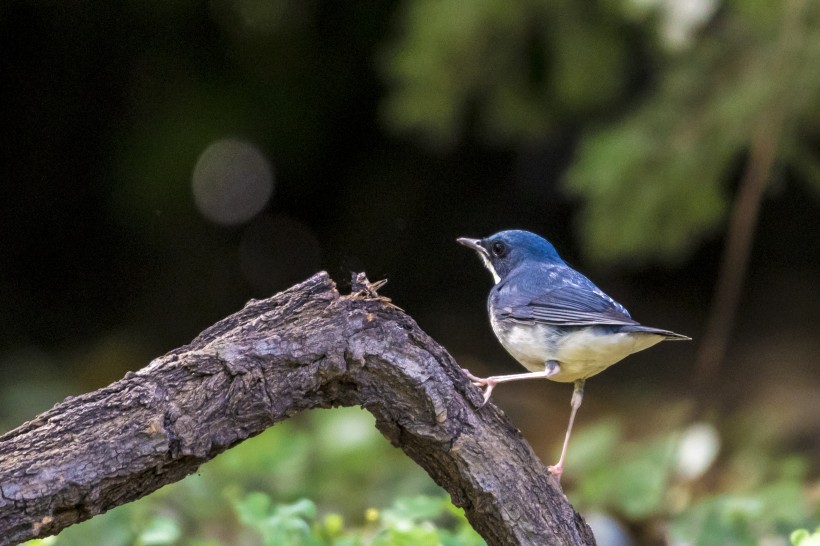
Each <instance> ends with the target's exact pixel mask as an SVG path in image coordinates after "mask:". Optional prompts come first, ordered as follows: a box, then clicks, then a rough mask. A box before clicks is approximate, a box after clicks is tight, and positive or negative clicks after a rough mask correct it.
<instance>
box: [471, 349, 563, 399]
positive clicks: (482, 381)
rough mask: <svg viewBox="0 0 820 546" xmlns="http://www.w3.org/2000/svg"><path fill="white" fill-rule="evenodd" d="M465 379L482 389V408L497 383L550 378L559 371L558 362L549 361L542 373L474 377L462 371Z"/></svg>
mask: <svg viewBox="0 0 820 546" xmlns="http://www.w3.org/2000/svg"><path fill="white" fill-rule="evenodd" d="M462 370H463V371H464V374H465V375H466V376H467V378H468V379H469V380H470V381H472V382H473V385H475V386H476V387H484V402H482V403H481V406H479V407H482V408H483V407H484V406H485V405H486V404H487V402H489V401H490V396H491V395H492V393H493V389H494V388H495V386H496V385H498V384H499V383H507V382H509V381H521V380H523V379H543V378H547V377H552V376H553V375H555V374H557V373H558V372H559V371H560V368H559V367H558V362H556V361H554V360H550V361H548V362H547V366H546V368H545V369H544V371H543V372H529V373H515V374H510V375H494V376H492V377H476V376H474V375H473V374H471V373H470V372H468V371H467V370H465V369H462Z"/></svg>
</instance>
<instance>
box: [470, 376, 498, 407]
mask: <svg viewBox="0 0 820 546" xmlns="http://www.w3.org/2000/svg"><path fill="white" fill-rule="evenodd" d="M461 370H462V371H463V372H464V375H466V376H467V379H469V380H470V381H472V383H473V385H475V386H476V387H480V388H481V387H483V389H484V401H483V402H482V403H481V405H480V406H478V407H479V409H481V408H483V407H484V406H486V405H487V402H489V401H490V396H491V395H492V394H493V389H494V388H495V386H496V385H498V381H496V380H495V378H494V377H477V376H475V375H473V374H471V373H470V372H469V371H468V370H467V369H466V368H462V369H461Z"/></svg>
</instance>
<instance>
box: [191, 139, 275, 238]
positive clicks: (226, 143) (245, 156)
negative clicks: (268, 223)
mask: <svg viewBox="0 0 820 546" xmlns="http://www.w3.org/2000/svg"><path fill="white" fill-rule="evenodd" d="M192 189H193V194H194V202H195V203H196V207H197V209H198V210H199V212H200V213H202V215H203V216H204V217H205V218H207V219H208V220H210V221H212V222H215V223H217V224H223V225H235V224H241V223H244V222H247V221H248V220H250V219H251V218H253V217H254V216H256V215H257V214H258V213H259V212H260V211H261V210H262V209H263V208H264V206H265V204H266V203H267V202H268V199H270V196H271V195H272V194H273V168H272V167H271V164H270V162H269V161H268V160H267V158H266V157H265V155H264V154H263V153H262V152H261V151H259V149H258V148H257V147H256V146H254V145H253V144H251V143H249V142H244V141H241V140H236V139H222V140H217V141H216V142H214V143H212V144H211V145H210V146H208V147H207V148H206V149H205V151H203V152H202V154H201V155H200V156H199V159H198V160H197V162H196V166H195V167H194V174H193V178H192Z"/></svg>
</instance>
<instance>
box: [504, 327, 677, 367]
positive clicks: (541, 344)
mask: <svg viewBox="0 0 820 546" xmlns="http://www.w3.org/2000/svg"><path fill="white" fill-rule="evenodd" d="M492 326H493V331H494V332H495V334H496V336H497V337H498V340H499V341H500V342H501V344H502V345H503V346H504V348H505V349H507V351H508V352H509V353H510V354H511V355H512V356H513V357H514V358H515V359H516V360H518V362H520V363H521V364H522V365H523V366H524V367H525V368H527V369H528V370H530V371H533V372H540V371H543V370H544V366H545V365H546V363H547V362H548V361H550V360H554V361H556V362H558V365H559V369H560V370H559V371H558V373H556V374H555V375H553V376H551V377H550V379H552V380H553V381H560V382H572V381H575V380H577V379H585V378H587V377H591V376H593V375H595V374H598V373H601V372H602V371H604V370H605V369H607V368H608V367H609V366H611V365H613V364H615V363H616V362H618V361H620V360H621V359H623V358H625V357H627V356H629V355H631V354H632V353H636V352H638V351H642V350H644V349H646V348H649V347H651V346H653V345H655V344H656V343H659V342H660V341H662V340H663V337H662V336H659V335H655V334H647V333H621V332H616V331H613V328H612V327H609V326H570V327H557V326H549V325H546V324H535V325H527V324H518V323H512V324H499V323H498V322H497V321H494V320H493V321H492Z"/></svg>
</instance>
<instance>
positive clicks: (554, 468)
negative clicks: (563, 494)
mask: <svg viewBox="0 0 820 546" xmlns="http://www.w3.org/2000/svg"><path fill="white" fill-rule="evenodd" d="M547 471H549V473H550V474H552V475H553V476H555V477H556V478H557V479H558V481H559V482H560V481H561V474H563V473H564V465H562V464H556V465H550V466H548V467H547Z"/></svg>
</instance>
